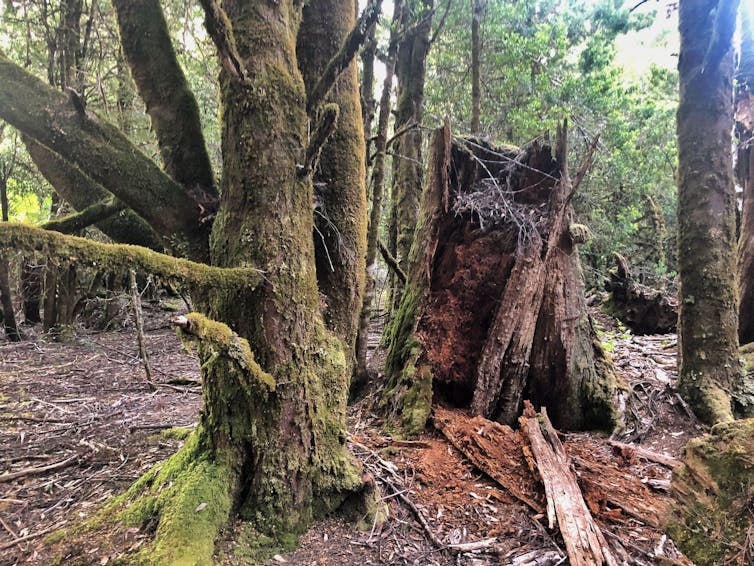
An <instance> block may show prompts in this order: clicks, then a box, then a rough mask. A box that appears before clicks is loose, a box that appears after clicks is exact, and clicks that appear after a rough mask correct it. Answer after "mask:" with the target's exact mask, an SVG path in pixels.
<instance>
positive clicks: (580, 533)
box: [521, 405, 618, 566]
mask: <svg viewBox="0 0 754 566" xmlns="http://www.w3.org/2000/svg"><path fill="white" fill-rule="evenodd" d="M524 415H525V416H524V417H523V418H522V419H521V424H522V427H521V428H523V429H524V430H526V432H527V434H528V436H529V441H530V442H531V449H532V452H533V453H534V457H535V458H536V460H537V469H538V470H539V475H540V477H541V478H542V483H544V485H545V493H546V494H547V520H548V523H549V527H550V528H551V529H552V528H554V527H555V519H556V518H557V522H558V526H559V527H560V534H561V535H563V540H564V541H565V545H566V552H568V558H569V560H570V561H571V564H572V566H593V565H594V566H602V565H603V564H605V565H607V566H617V565H618V562H617V561H616V560H615V557H614V556H613V554H612V552H611V551H610V548H609V547H608V546H607V541H605V537H604V536H603V534H602V531H601V530H600V528H599V526H598V525H597V523H595V521H594V518H593V517H592V514H591V513H590V511H589V508H588V507H587V505H586V502H585V501H584V497H583V496H582V495H581V489H580V488H579V484H578V482H577V481H576V476H575V474H574V473H573V471H572V470H571V466H570V461H569V459H568V455H567V454H566V452H565V448H563V444H562V443H561V442H560V439H559V438H558V435H557V433H556V432H555V429H554V428H552V424H550V420H549V419H548V418H547V413H546V412H545V411H544V409H543V411H542V413H541V415H540V417H539V418H537V415H536V414H535V413H534V409H533V408H532V406H531V405H528V406H527V407H526V410H525V412H524Z"/></svg>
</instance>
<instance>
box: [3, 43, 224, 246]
mask: <svg viewBox="0 0 754 566" xmlns="http://www.w3.org/2000/svg"><path fill="white" fill-rule="evenodd" d="M0 76H2V77H3V81H2V82H0V118H2V119H4V120H6V121H7V122H8V123H10V124H11V125H13V126H14V127H15V128H17V129H18V130H20V131H21V132H23V133H24V134H26V135H27V136H29V137H31V138H33V139H34V140H36V141H37V142H39V143H40V144H42V145H44V146H45V147H47V148H48V149H50V150H52V151H54V152H55V153H57V154H58V155H60V156H62V157H64V158H65V159H67V160H68V161H70V162H72V163H74V164H75V165H76V166H78V167H79V168H80V169H81V170H82V171H83V172H84V173H86V174H87V175H88V176H90V177H91V178H92V179H93V180H94V181H96V182H98V183H99V184H101V185H102V186H104V187H107V189H108V190H109V191H111V192H112V193H113V194H115V195H116V196H117V197H118V198H120V200H122V201H123V202H125V203H126V204H127V205H128V206H129V207H130V208H132V209H133V210H134V211H136V212H137V213H138V214H139V216H141V217H142V218H143V219H144V220H146V221H147V222H149V224H150V225H151V226H152V228H153V229H154V230H155V231H157V232H158V233H159V234H160V235H161V236H162V237H163V238H165V239H167V240H169V241H171V242H172V243H173V247H174V248H175V249H176V251H177V252H178V253H182V254H185V255H187V256H189V257H192V258H194V259H198V260H203V259H206V257H207V232H208V228H209V226H208V224H207V223H203V222H202V209H201V208H200V207H199V204H198V203H197V202H196V201H195V200H194V199H193V198H191V197H190V196H189V195H187V193H186V191H185V190H184V189H183V188H182V187H181V186H180V185H178V184H177V183H176V182H175V181H173V180H172V179H170V177H168V176H167V175H166V174H165V173H163V172H162V171H161V170H160V169H159V168H158V167H157V165H156V164H155V163H154V162H153V161H152V160H150V159H149V158H147V157H146V156H145V155H144V154H142V153H141V152H140V151H139V150H138V149H137V148H135V147H134V146H133V144H132V143H131V142H130V141H129V140H128V138H126V136H125V135H123V134H122V133H121V132H119V131H118V130H117V128H115V127H114V126H112V125H111V124H109V123H108V122H106V121H104V120H102V119H101V118H100V117H99V116H97V115H95V114H93V113H91V112H88V111H86V109H82V107H81V106H80V102H81V101H80V100H79V101H74V99H72V98H69V96H66V95H65V94H63V93H60V92H57V91H55V90H54V89H53V88H51V87H48V86H47V85H45V84H44V83H43V82H42V81H40V80H38V79H36V78H35V77H33V76H32V75H30V74H28V73H27V72H25V71H24V70H23V69H21V68H20V67H18V66H17V65H15V64H13V63H12V62H11V61H10V60H9V59H8V58H7V57H5V56H4V55H0ZM82 110H83V113H82ZM97 200H100V199H97ZM89 204H91V203H89Z"/></svg>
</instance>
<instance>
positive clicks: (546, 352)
mask: <svg viewBox="0 0 754 566" xmlns="http://www.w3.org/2000/svg"><path fill="white" fill-rule="evenodd" d="M566 140H567V130H566V125H565V124H564V125H563V126H561V127H559V129H558V136H557V140H556V141H555V143H554V144H550V142H549V140H545V141H543V140H537V141H535V142H532V143H531V144H529V145H527V146H526V147H524V148H523V149H519V148H513V147H510V146H506V147H493V146H491V145H489V144H488V143H486V142H484V141H483V140H479V139H474V138H461V137H457V136H453V135H452V134H451V132H450V129H449V126H448V125H445V126H444V127H443V128H441V129H438V130H437V131H436V132H435V135H434V136H433V140H432V144H431V158H430V160H429V161H430V166H429V173H428V182H427V186H426V189H425V191H424V195H423V197H422V203H421V220H420V221H419V222H418V224H417V230H416V234H415V235H414V246H413V248H412V252H411V257H410V265H409V269H408V271H407V284H406V285H407V288H408V289H409V291H410V292H409V293H408V296H407V297H408V298H407V299H406V301H404V304H402V305H401V308H399V309H398V311H397V314H396V316H395V318H394V322H393V323H392V324H393V326H394V327H395V329H396V330H397V329H400V332H392V331H390V332H389V336H390V345H389V350H388V357H387V363H386V373H387V375H388V386H387V387H386V388H385V391H386V394H385V395H386V396H392V397H393V398H391V399H386V402H387V404H388V406H389V407H391V409H392V408H393V407H395V408H396V409H397V411H396V412H398V411H400V415H401V419H402V425H403V426H404V429H405V430H407V431H408V432H409V433H410V432H415V431H416V430H420V429H421V427H423V424H424V422H423V421H422V420H421V419H422V418H424V419H426V417H428V415H429V410H428V407H425V406H423V405H422V406H421V407H414V405H417V404H418V403H416V402H415V401H414V400H415V399H421V400H422V401H423V400H425V399H426V398H427V395H426V389H427V386H426V383H427V382H429V381H430V380H431V387H432V392H433V394H434V397H435V399H441V400H446V401H447V402H449V403H451V404H453V405H454V406H460V407H463V408H467V409H469V410H470V412H471V414H473V415H479V416H482V417H485V418H487V419H492V420H495V421H498V422H500V423H502V424H507V425H513V424H515V422H516V419H517V418H518V416H519V415H520V414H521V407H522V403H523V399H524V398H528V399H531V400H532V401H534V402H536V403H537V404H538V405H543V406H547V407H548V408H549V409H550V412H551V414H552V418H553V419H554V420H555V422H556V423H557V424H558V425H559V426H562V427H564V428H571V429H583V428H590V427H592V428H605V429H611V428H612V427H614V426H615V424H616V422H617V421H618V419H619V418H620V415H619V414H618V411H617V410H616V408H615V407H616V406H617V403H616V400H617V398H618V396H619V395H620V392H619V391H618V388H617V385H616V383H617V382H616V380H615V376H614V374H613V372H612V369H611V367H610V362H609V360H608V359H607V357H605V356H604V355H603V353H602V350H601V347H600V346H599V344H598V342H596V341H595V332H594V329H593V328H592V326H591V322H590V319H589V316H588V312H587V309H586V304H585V300H584V297H583V292H584V288H583V277H582V273H581V269H580V266H579V259H578V253H576V251H577V250H576V246H577V245H578V243H579V241H577V240H576V239H575V238H573V236H572V234H571V231H570V230H569V226H570V225H571V220H572V216H573V212H572V206H571V199H572V197H573V194H574V192H575V191H576V189H577V188H578V185H579V183H580V182H581V181H582V180H583V179H584V177H585V175H586V172H587V170H588V167H589V163H590V160H591V157H590V156H591V153H592V152H593V151H594V148H595V147H596V143H597V140H596V139H595V140H594V141H593V142H592V144H591V146H590V148H589V150H588V152H587V153H588V156H587V158H586V159H585V160H584V162H583V163H582V164H581V165H580V167H579V169H578V172H577V173H576V176H575V180H574V181H573V182H572V181H571V178H570V176H569V173H568V164H567V160H566V154H567V141H566ZM409 365H413V368H412V371H407V366H409ZM422 380H423V381H422ZM422 388H424V389H422ZM407 423H408V424H407ZM412 429H413V430H412Z"/></svg>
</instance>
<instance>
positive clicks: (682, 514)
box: [667, 419, 754, 566]
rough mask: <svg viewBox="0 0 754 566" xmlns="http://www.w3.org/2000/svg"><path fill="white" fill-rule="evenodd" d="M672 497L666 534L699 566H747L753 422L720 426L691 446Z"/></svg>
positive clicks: (753, 507)
mask: <svg viewBox="0 0 754 566" xmlns="http://www.w3.org/2000/svg"><path fill="white" fill-rule="evenodd" d="M672 493H673V497H674V498H675V501H676V503H675V506H674V509H673V512H672V514H671V516H670V517H669V521H668V528H667V532H668V534H669V535H670V536H671V537H672V538H673V540H674V541H675V542H676V544H677V545H678V547H679V548H680V549H681V550H682V551H683V552H684V553H685V554H686V555H687V556H688V557H689V558H690V559H691V560H692V561H693V562H694V564H698V565H699V566H707V565H716V564H744V563H748V562H746V560H747V557H745V556H744V554H743V552H744V550H742V549H745V548H746V545H745V542H746V539H747V533H748V532H749V530H750V529H751V528H752V525H753V524H754V523H752V518H751V517H752V512H753V511H754V419H747V420H740V421H735V422H729V423H722V424H719V425H717V426H715V427H714V428H713V429H712V432H711V434H708V435H705V436H703V437H701V438H698V439H696V440H692V441H691V442H689V444H688V445H687V446H686V455H685V457H684V466H682V467H681V468H680V469H679V470H678V471H677V472H676V473H675V474H674V475H673V482H672ZM748 559H751V556H749V557H748Z"/></svg>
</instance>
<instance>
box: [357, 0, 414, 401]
mask: <svg viewBox="0 0 754 566" xmlns="http://www.w3.org/2000/svg"><path fill="white" fill-rule="evenodd" d="M402 10H403V0H396V1H395V2H394V4H393V25H392V28H391V32H390V44H389V45H388V52H387V57H386V59H385V78H384V79H383V81H382V94H381V95H380V105H379V113H378V117H377V131H376V133H375V136H374V149H375V153H374V160H373V165H372V180H371V186H372V207H371V209H370V211H369V225H368V230H367V247H366V262H365V263H366V268H367V271H368V272H367V280H366V287H365V292H364V302H363V305H362V307H361V312H360V314H359V329H358V335H357V339H356V372H355V374H354V380H353V383H352V387H351V391H352V393H354V394H356V393H358V391H359V390H360V389H361V388H362V387H363V386H364V385H366V383H367V381H368V375H367V338H368V336H367V335H368V333H369V321H370V319H371V317H372V302H373V301H374V294H375V289H376V281H375V279H374V275H373V271H374V269H375V267H376V262H377V243H378V240H379V236H380V222H381V220H382V209H383V200H384V195H385V163H386V161H387V134H388V126H389V123H390V110H391V108H392V92H393V76H394V74H395V58H396V54H397V49H398V41H397V36H398V33H399V31H398V22H399V21H400V15H401V12H402Z"/></svg>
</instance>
